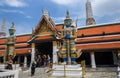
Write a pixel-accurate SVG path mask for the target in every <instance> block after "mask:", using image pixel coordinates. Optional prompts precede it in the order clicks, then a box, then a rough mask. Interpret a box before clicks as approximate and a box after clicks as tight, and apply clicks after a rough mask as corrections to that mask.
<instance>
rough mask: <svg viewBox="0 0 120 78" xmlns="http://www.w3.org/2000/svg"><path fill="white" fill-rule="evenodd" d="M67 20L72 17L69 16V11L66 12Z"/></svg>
mask: <svg viewBox="0 0 120 78" xmlns="http://www.w3.org/2000/svg"><path fill="white" fill-rule="evenodd" d="M66 18H67V19H68V18H70V16H69V11H68V10H67V11H66Z"/></svg>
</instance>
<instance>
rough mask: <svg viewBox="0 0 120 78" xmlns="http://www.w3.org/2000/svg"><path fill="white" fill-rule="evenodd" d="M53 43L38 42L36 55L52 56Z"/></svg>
mask: <svg viewBox="0 0 120 78" xmlns="http://www.w3.org/2000/svg"><path fill="white" fill-rule="evenodd" d="M52 52H53V45H52V42H44V43H36V55H44V54H45V55H48V54H49V55H50V57H51V58H52Z"/></svg>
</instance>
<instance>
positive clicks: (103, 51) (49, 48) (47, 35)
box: [0, 0, 120, 68]
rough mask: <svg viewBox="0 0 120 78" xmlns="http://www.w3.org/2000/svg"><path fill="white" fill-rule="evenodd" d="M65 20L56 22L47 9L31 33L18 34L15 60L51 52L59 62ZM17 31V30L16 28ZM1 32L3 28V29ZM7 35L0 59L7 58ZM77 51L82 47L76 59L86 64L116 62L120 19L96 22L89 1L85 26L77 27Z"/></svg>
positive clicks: (0, 44) (0, 45)
mask: <svg viewBox="0 0 120 78" xmlns="http://www.w3.org/2000/svg"><path fill="white" fill-rule="evenodd" d="M63 27H64V24H55V23H54V21H53V20H52V19H51V17H50V16H49V14H48V12H47V11H46V10H43V12H42V17H41V19H40V21H39V22H38V24H37V26H36V27H35V29H32V32H30V34H23V35H16V41H15V42H16V43H15V54H16V55H15V58H14V59H13V60H14V62H16V63H18V64H23V63H25V61H27V64H28V65H29V64H30V63H31V61H33V60H34V59H35V58H36V56H37V55H43V54H49V55H50V57H51V58H53V63H56V62H58V60H57V59H55V58H56V55H57V52H58V51H59V49H60V48H61V46H62V44H63V41H62V40H61V39H60V34H61V31H62V29H63ZM16 31H17V30H16ZM0 34H1V32H0ZM6 39H7V36H2V37H0V62H1V63H3V62H4V53H5V51H6V45H5V42H6ZM75 43H76V45H75V46H76V49H77V51H82V54H81V56H80V57H79V58H77V59H76V62H78V63H79V62H80V61H81V60H85V61H86V65H87V66H91V67H92V68H96V67H98V66H116V65H117V63H118V61H117V60H118V58H117V57H118V55H119V54H120V23H109V24H99V25H96V23H95V19H94V17H93V14H92V8H91V2H90V1H89V0H88V1H87V3H86V26H84V27H80V28H77V39H76V40H75Z"/></svg>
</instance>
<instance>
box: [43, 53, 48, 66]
mask: <svg viewBox="0 0 120 78" xmlns="http://www.w3.org/2000/svg"><path fill="white" fill-rule="evenodd" d="M43 63H44V67H45V66H46V64H47V56H46V55H45V54H44V55H43Z"/></svg>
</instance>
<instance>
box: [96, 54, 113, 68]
mask: <svg viewBox="0 0 120 78" xmlns="http://www.w3.org/2000/svg"><path fill="white" fill-rule="evenodd" d="M95 61H96V65H97V66H112V65H114V62H113V54H112V52H95Z"/></svg>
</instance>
